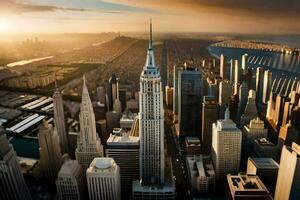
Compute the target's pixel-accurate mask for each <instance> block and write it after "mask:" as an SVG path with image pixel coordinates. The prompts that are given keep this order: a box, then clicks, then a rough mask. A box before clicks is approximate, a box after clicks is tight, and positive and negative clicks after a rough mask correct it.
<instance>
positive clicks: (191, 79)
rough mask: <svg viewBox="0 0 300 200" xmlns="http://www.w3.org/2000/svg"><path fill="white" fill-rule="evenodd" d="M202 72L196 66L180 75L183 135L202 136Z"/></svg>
mask: <svg viewBox="0 0 300 200" xmlns="http://www.w3.org/2000/svg"><path fill="white" fill-rule="evenodd" d="M202 84H203V81H202V73H201V72H200V71H198V70H196V69H195V68H187V69H185V70H180V71H179V75H178V122H179V128H180V135H181V136H196V137H201V123H199V122H201V118H202V115H201V112H202V100H203V86H202Z"/></svg>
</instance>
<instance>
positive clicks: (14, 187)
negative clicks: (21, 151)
mask: <svg viewBox="0 0 300 200" xmlns="http://www.w3.org/2000/svg"><path fill="white" fill-rule="evenodd" d="M0 177H1V178H0V191H1V192H0V199H3V200H4V199H5V200H6V199H8V200H23V199H26V200H30V199H31V196H30V193H29V190H28V188H27V185H26V183H25V180H24V177H23V175H22V173H21V169H20V166H19V163H18V160H17V156H16V153H15V151H14V149H13V147H12V145H11V144H9V142H8V140H7V138H6V135H5V134H4V133H2V130H1V127H0Z"/></svg>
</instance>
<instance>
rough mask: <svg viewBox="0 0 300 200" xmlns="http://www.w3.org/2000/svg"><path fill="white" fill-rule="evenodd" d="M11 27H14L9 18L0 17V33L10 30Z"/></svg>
mask: <svg viewBox="0 0 300 200" xmlns="http://www.w3.org/2000/svg"><path fill="white" fill-rule="evenodd" d="M11 27H12V24H11V22H10V21H9V20H8V19H6V18H0V33H5V32H9V30H10V29H11Z"/></svg>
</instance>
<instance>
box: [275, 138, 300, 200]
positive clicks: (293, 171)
mask: <svg viewBox="0 0 300 200" xmlns="http://www.w3.org/2000/svg"><path fill="white" fill-rule="evenodd" d="M299 171H300V146H299V145H297V144H296V143H293V144H292V148H291V147H288V146H283V148H282V152H281V158H280V166H279V171H278V178H277V184H276V190H275V198H274V200H283V199H288V200H298V199H300V184H299V180H300V173H299Z"/></svg>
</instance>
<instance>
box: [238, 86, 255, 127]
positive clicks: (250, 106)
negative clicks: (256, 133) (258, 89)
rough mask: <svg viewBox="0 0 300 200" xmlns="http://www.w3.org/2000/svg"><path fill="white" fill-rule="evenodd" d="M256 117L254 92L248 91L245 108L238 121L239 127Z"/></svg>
mask: <svg viewBox="0 0 300 200" xmlns="http://www.w3.org/2000/svg"><path fill="white" fill-rule="evenodd" d="M257 116H258V113H257V108H256V103H255V91H254V90H249V94H248V101H247V104H246V107H245V111H244V114H242V116H241V119H240V127H244V126H245V125H247V124H249V123H250V120H251V119H254V118H256V117H257Z"/></svg>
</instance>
